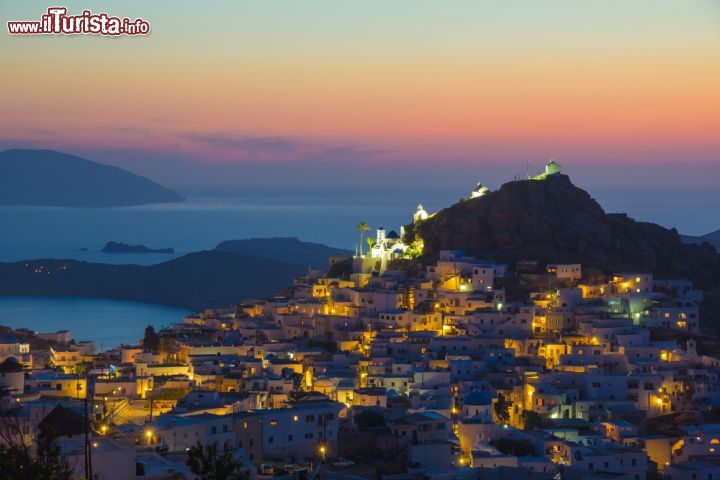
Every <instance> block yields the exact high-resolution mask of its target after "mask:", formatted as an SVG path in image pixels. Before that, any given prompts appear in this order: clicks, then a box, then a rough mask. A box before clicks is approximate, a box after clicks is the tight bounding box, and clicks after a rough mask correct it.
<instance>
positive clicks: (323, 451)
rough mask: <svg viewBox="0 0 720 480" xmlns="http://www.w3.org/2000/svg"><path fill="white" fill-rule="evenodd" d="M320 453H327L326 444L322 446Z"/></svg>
mask: <svg viewBox="0 0 720 480" xmlns="http://www.w3.org/2000/svg"><path fill="white" fill-rule="evenodd" d="M320 453H325V445H323V446H321V447H320Z"/></svg>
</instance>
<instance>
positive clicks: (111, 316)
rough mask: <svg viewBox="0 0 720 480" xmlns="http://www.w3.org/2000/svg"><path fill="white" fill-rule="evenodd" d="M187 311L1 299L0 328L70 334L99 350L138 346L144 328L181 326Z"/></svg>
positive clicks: (110, 303)
mask: <svg viewBox="0 0 720 480" xmlns="http://www.w3.org/2000/svg"><path fill="white" fill-rule="evenodd" d="M188 313H190V312H188V311H187V310H183V309H181V308H173V307H166V306H163V305H151V304H147V303H135V302H123V301H116V300H102V299H94V298H59V297H0V325H6V326H9V327H13V328H29V329H31V330H35V331H36V332H40V333H49V332H56V331H58V330H70V332H71V333H72V336H73V338H75V339H76V340H94V341H95V342H96V347H97V348H98V349H99V350H107V349H109V348H112V347H114V346H117V345H120V344H122V343H128V344H137V342H138V341H139V340H140V339H142V337H143V333H144V331H145V327H147V326H148V325H152V326H154V327H155V328H156V329H158V328H161V327H163V326H168V325H170V324H172V323H179V322H182V318H183V316H185V315H187V314H188Z"/></svg>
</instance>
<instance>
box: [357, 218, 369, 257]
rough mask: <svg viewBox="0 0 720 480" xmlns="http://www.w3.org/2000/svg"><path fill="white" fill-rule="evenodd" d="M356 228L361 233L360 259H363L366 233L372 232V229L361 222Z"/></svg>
mask: <svg viewBox="0 0 720 480" xmlns="http://www.w3.org/2000/svg"><path fill="white" fill-rule="evenodd" d="M355 228H357V229H358V231H359V232H360V257H361V258H362V256H363V236H364V235H365V232H368V231H370V227H369V226H368V224H367V223H365V222H360V223H358V224H357V225H356V226H355Z"/></svg>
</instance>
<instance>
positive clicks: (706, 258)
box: [406, 174, 720, 287]
mask: <svg viewBox="0 0 720 480" xmlns="http://www.w3.org/2000/svg"><path fill="white" fill-rule="evenodd" d="M406 231H407V237H406V239H407V240H414V239H417V238H421V239H422V240H423V242H424V255H428V256H434V255H437V253H438V252H439V251H440V250H445V249H462V250H465V251H466V252H467V253H468V254H470V255H473V256H477V257H481V258H482V257H484V258H491V259H494V260H495V261H499V262H504V263H513V262H516V261H518V260H527V259H532V260H538V261H540V262H553V263H555V262H557V263H565V262H567V263H582V264H583V266H588V267H593V268H598V269H601V270H603V271H604V272H608V273H611V272H618V271H632V270H638V271H652V272H653V273H655V274H657V275H659V276H673V277H682V278H689V279H691V280H693V281H694V282H696V284H697V285H698V286H701V287H702V286H714V285H716V284H717V283H718V280H719V279H720V266H719V264H720V262H719V261H718V253H717V252H716V251H715V249H714V248H713V247H711V246H710V245H708V244H703V245H687V244H685V243H683V241H682V239H681V236H680V235H679V234H678V232H677V231H676V230H675V229H671V230H669V229H666V228H663V227H661V226H659V225H656V224H653V223H647V222H639V221H636V220H633V219H632V218H629V217H627V216H626V215H624V214H608V213H606V212H605V211H604V210H603V209H602V207H601V206H600V205H599V204H598V203H597V202H596V201H595V200H594V199H593V198H592V197H591V196H590V195H589V194H588V193H587V192H586V191H584V190H582V189H580V188H578V187H576V186H575V185H573V183H572V182H571V181H570V178H569V177H567V176H566V175H562V174H556V175H549V176H548V177H547V178H546V179H544V180H521V181H513V182H509V183H506V184H505V185H503V186H502V187H501V188H500V189H499V190H498V191H495V192H489V193H487V194H486V195H483V196H481V197H478V198H474V199H470V200H464V201H461V202H459V203H457V204H455V205H452V206H450V207H448V208H446V209H443V210H441V211H439V212H437V213H436V214H435V215H433V216H431V217H430V218H428V219H426V220H424V221H420V222H418V223H415V224H414V225H408V226H407V227H406Z"/></svg>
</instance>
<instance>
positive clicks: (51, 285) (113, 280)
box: [0, 250, 307, 310]
mask: <svg viewBox="0 0 720 480" xmlns="http://www.w3.org/2000/svg"><path fill="white" fill-rule="evenodd" d="M305 272H307V267H306V266H302V265H295V264H290V263H285V262H280V261H277V260H271V259H269V258H260V257H253V256H250V255H243V254H239V253H231V252H220V251H215V250H212V251H203V252H196V253H190V254H187V255H184V256H182V257H179V258H176V259H173V260H169V261H167V262H163V263H159V264H156V265H149V266H139V265H111V264H106V263H88V262H81V261H78V260H56V259H51V260H29V261H22V262H15V263H0V295H51V296H64V297H96V298H111V299H117V300H132V301H138V302H148V303H160V304H164V305H174V306H179V307H185V308H189V309H191V310H200V309H203V308H208V307H225V306H228V305H232V304H236V303H239V302H240V301H242V300H243V299H244V298H251V297H268V296H272V295H274V294H275V293H277V292H279V291H283V290H286V289H287V288H288V287H289V286H290V285H292V280H293V278H295V277H297V276H299V275H302V274H303V273H305Z"/></svg>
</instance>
